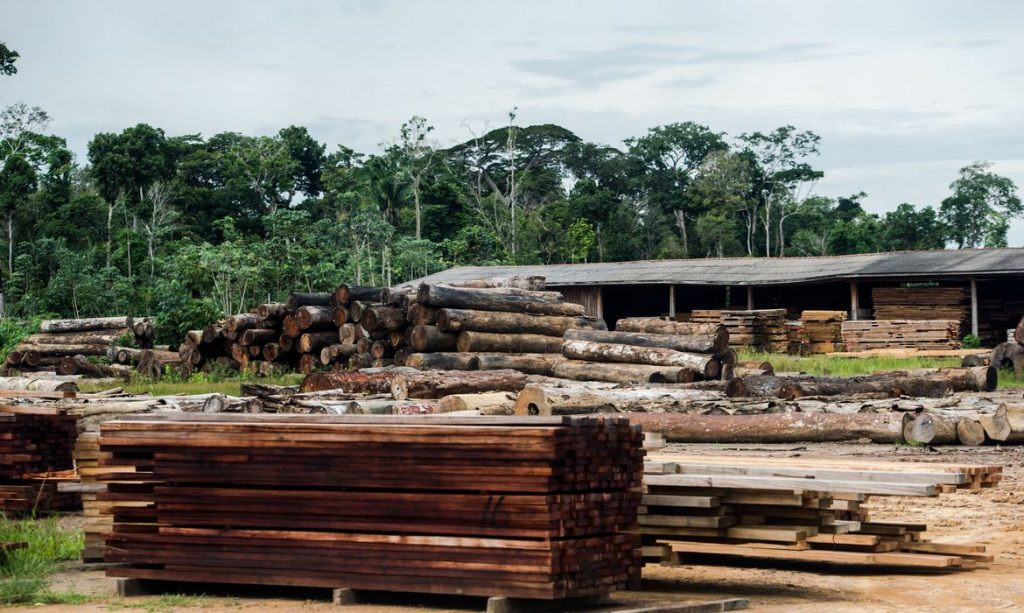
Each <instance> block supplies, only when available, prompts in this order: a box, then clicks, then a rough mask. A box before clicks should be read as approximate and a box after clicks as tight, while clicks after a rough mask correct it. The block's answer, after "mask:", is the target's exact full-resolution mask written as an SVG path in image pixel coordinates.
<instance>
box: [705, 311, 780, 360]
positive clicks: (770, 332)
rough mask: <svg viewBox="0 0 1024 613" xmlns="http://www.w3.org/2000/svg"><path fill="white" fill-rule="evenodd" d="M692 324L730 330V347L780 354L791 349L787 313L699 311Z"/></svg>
mask: <svg viewBox="0 0 1024 613" xmlns="http://www.w3.org/2000/svg"><path fill="white" fill-rule="evenodd" d="M690 321H692V322H695V323H715V324H722V325H724V326H725V327H726V328H728V329H729V346H730V347H749V348H752V349H756V350H758V351H769V352H778V353H782V352H784V351H786V350H787V349H788V345H789V339H788V337H787V334H786V309H758V310H753V311H728V310H725V311H712V310H695V311H693V312H692V313H691V314H690Z"/></svg>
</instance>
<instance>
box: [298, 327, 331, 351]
mask: <svg viewBox="0 0 1024 613" xmlns="http://www.w3.org/2000/svg"><path fill="white" fill-rule="evenodd" d="M336 340H337V334H335V333H334V332H307V333H305V334H303V335H302V336H300V337H299V338H298V341H297V342H296V343H295V347H296V348H297V349H298V351H299V353H317V354H319V353H320V350H321V349H323V348H324V347H327V346H329V345H331V344H332V343H334V341H336Z"/></svg>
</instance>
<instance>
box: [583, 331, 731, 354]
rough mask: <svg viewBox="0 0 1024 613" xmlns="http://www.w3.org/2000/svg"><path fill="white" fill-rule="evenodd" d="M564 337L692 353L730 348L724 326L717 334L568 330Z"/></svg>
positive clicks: (718, 351)
mask: <svg viewBox="0 0 1024 613" xmlns="http://www.w3.org/2000/svg"><path fill="white" fill-rule="evenodd" d="M563 338H565V339H567V340H576V341H590V342H595V343H614V344H617V345H634V346H637V347H657V348H661V349H672V350H675V351H684V352H691V353H722V352H724V351H725V350H727V349H728V348H729V334H728V332H726V330H725V328H724V327H723V328H722V329H721V331H720V333H717V334H653V333H648V332H619V331H616V332H608V331H603V330H566V332H565V334H564V336H563Z"/></svg>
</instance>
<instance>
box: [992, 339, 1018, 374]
mask: <svg viewBox="0 0 1024 613" xmlns="http://www.w3.org/2000/svg"><path fill="white" fill-rule="evenodd" d="M1021 354H1024V346H1022V345H1021V344H1020V343H1018V342H1016V341H1007V342H1005V343H999V344H998V345H996V346H995V347H994V348H993V349H992V353H991V355H990V356H989V364H990V365H992V366H993V367H995V368H1013V360H1014V358H1016V357H1017V356H1018V355H1021Z"/></svg>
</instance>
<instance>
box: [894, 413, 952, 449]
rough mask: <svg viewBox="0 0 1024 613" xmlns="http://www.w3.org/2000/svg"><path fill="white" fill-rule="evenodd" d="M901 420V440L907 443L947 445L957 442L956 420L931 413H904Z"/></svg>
mask: <svg viewBox="0 0 1024 613" xmlns="http://www.w3.org/2000/svg"><path fill="white" fill-rule="evenodd" d="M902 422H903V424H902V428H903V440H905V441H906V442H908V443H912V444H913V443H916V444H920V445H949V444H952V443H956V442H957V438H956V420H953V419H947V418H945V417H942V416H940V415H933V414H932V413H921V414H920V415H911V414H910V413H904V414H903V419H902Z"/></svg>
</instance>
